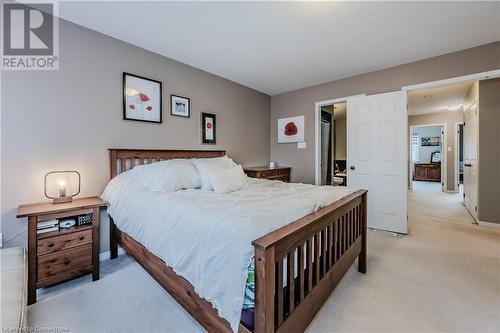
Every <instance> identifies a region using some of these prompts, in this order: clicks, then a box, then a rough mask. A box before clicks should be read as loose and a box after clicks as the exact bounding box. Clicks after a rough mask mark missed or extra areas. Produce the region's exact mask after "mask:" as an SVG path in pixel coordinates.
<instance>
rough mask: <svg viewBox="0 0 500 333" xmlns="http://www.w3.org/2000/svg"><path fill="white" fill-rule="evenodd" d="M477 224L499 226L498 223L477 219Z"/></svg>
mask: <svg viewBox="0 0 500 333" xmlns="http://www.w3.org/2000/svg"><path fill="white" fill-rule="evenodd" d="M477 224H479V225H480V226H482V227H492V228H500V223H494V222H484V221H477Z"/></svg>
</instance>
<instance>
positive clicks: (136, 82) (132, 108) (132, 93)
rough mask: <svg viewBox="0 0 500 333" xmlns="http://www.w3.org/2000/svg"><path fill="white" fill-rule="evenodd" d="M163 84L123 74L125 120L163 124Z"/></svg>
mask: <svg viewBox="0 0 500 333" xmlns="http://www.w3.org/2000/svg"><path fill="white" fill-rule="evenodd" d="M161 115H162V102H161V82H160V81H156V80H152V79H148V78H145V77H142V76H138V75H134V74H130V73H123V119H126V120H135V121H145V122H150V123H159V124H161Z"/></svg>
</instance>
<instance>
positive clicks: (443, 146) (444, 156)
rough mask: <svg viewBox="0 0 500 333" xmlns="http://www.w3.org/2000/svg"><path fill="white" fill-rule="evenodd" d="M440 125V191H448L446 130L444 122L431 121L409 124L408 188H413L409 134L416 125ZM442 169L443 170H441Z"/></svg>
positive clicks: (410, 134)
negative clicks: (430, 122)
mask: <svg viewBox="0 0 500 333" xmlns="http://www.w3.org/2000/svg"><path fill="white" fill-rule="evenodd" d="M438 126H439V127H441V128H442V130H443V134H442V135H441V136H442V137H443V140H442V142H441V191H442V192H447V191H448V179H447V178H448V177H447V175H448V156H447V155H448V154H447V149H448V148H447V147H448V138H447V135H448V130H447V128H446V123H432V124H423V125H411V126H410V133H409V140H408V149H409V152H410V154H408V155H409V157H410V165H409V166H408V179H409V189H410V190H412V189H413V178H412V172H411V170H410V168H411V166H412V165H413V154H412V151H411V148H412V147H411V136H412V133H413V129H414V128H418V127H438ZM443 170H444V172H443Z"/></svg>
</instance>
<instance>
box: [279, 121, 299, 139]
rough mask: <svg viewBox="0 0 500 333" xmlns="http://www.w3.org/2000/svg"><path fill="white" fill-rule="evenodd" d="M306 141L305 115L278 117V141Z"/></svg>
mask: <svg viewBox="0 0 500 333" xmlns="http://www.w3.org/2000/svg"><path fill="white" fill-rule="evenodd" d="M303 141H304V116H297V117H288V118H281V119H278V143H290V142H303Z"/></svg>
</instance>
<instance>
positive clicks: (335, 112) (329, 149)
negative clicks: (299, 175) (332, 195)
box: [320, 102, 347, 186]
mask: <svg viewBox="0 0 500 333" xmlns="http://www.w3.org/2000/svg"><path fill="white" fill-rule="evenodd" d="M346 109H347V103H346V102H340V103H334V104H331V105H324V106H322V107H321V131H320V132H321V133H320V135H321V139H320V142H321V164H320V168H321V185H332V186H347V173H346V162H347V161H346V160H347V159H346V151H347V143H346V126H347V118H346Z"/></svg>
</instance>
